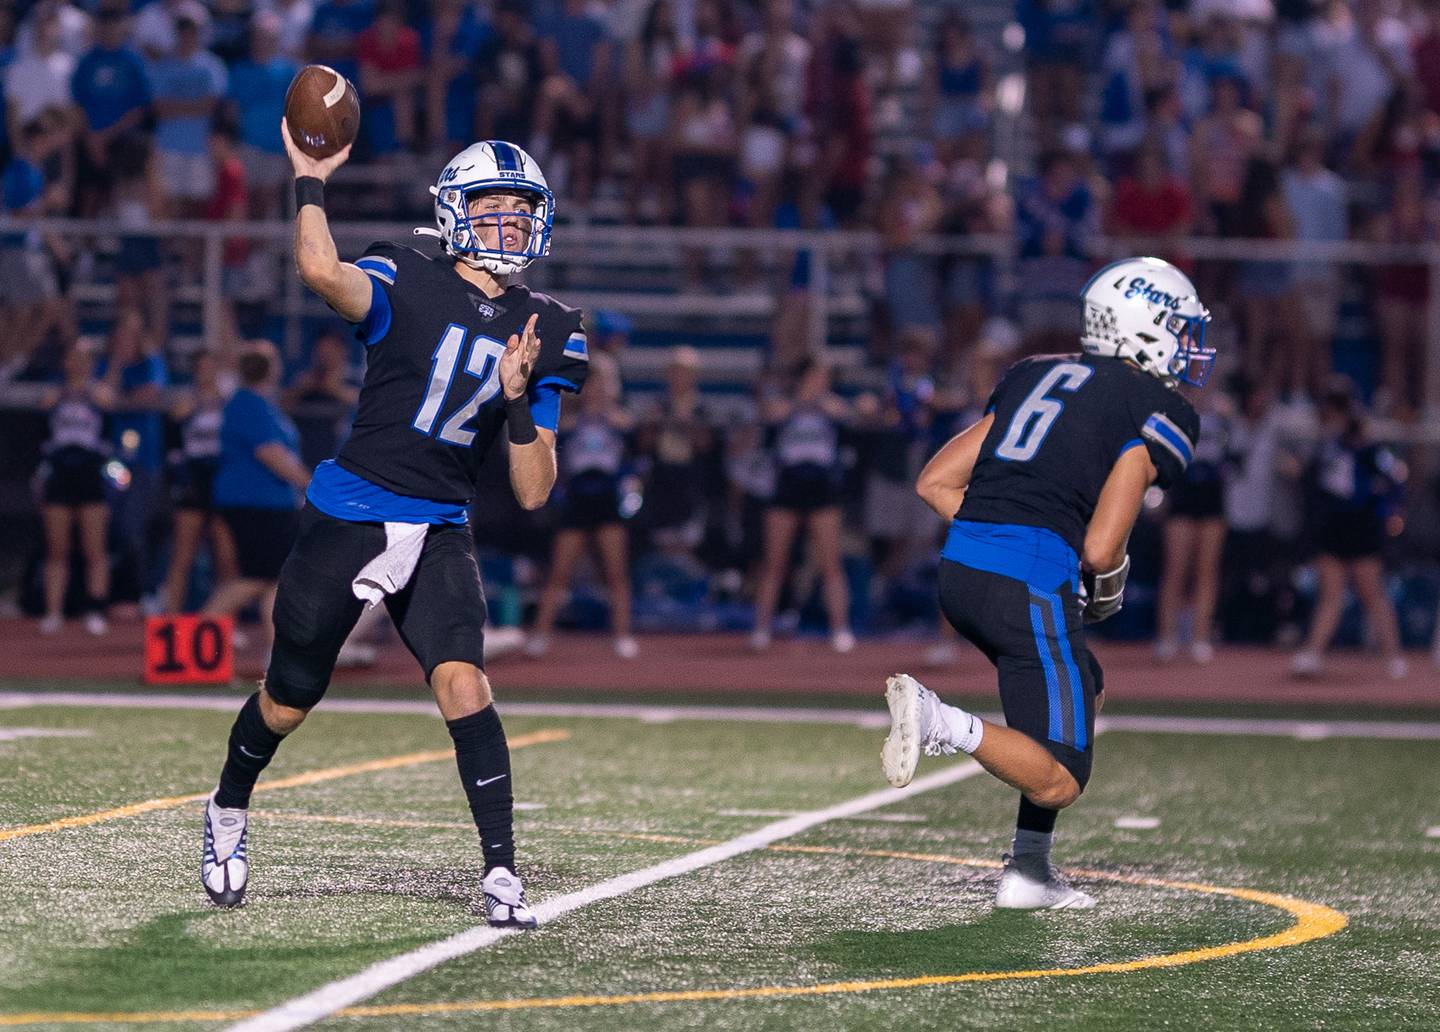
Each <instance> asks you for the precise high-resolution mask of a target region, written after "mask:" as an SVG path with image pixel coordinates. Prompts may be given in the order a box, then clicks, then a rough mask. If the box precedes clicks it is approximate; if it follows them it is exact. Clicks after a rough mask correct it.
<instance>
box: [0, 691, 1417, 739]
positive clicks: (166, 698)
mask: <svg viewBox="0 0 1440 1032" xmlns="http://www.w3.org/2000/svg"><path fill="white" fill-rule="evenodd" d="M241 701H242V700H241V699H240V698H239V697H238V696H234V695H222V696H216V695H165V694H159V693H148V694H147V693H141V692H0V710H6V709H23V708H25V707H28V706H100V707H114V708H120V709H191V710H219V711H222V712H225V713H233V712H235V711H236V710H238V709H239V707H240V703H241ZM880 702H881V700H880V695H879V693H878V692H877V693H876V705H875V706H874V707H872V708H868V709H819V708H814V707H808V708H807V707H800V706H671V705H663V706H661V705H648V704H628V703H601V702H581V703H568V702H501V703H500V704H499V706H500V711H501V712H502V713H506V714H514V715H515V716H517V717H561V718H564V717H570V718H574V717H580V718H603V719H618V720H640V721H644V722H646V723H655V724H658V723H670V722H672V721H676V720H703V721H742V722H748V723H767V724H844V725H850V726H854V727H861V728H880V729H884V728H887V727H889V726H890V716H889V714H888V713H887V712H886V711H885V707H884V706H883V705H881V704H880ZM320 708H321V711H322V712H324V713H331V712H334V713H405V714H413V715H417V716H427V717H433V716H436V715H437V714H438V712H439V711H438V710H436V708H435V704H434V703H433V702H431V701H430V700H428V699H424V700H422V699H414V700H410V699H326V700H325V701H324V702H323V703H321V705H320ZM980 716H983V717H985V718H986V719H987V720H997V721H998V720H999V719H1001V718H1000V717H999V715H998V714H992V713H982V714H980ZM1096 727H1097V729H1103V730H1108V731H1140V732H1151V733H1159V734H1176V735H1260V736H1265V737H1276V738H1297V739H1301V740H1304V741H1320V740H1324V739H1327V738H1409V739H1418V740H1440V721H1400V720H1291V719H1284V718H1272V717H1164V716H1141V715H1135V716H1102V717H1100V718H1099V720H1097V721H1096Z"/></svg>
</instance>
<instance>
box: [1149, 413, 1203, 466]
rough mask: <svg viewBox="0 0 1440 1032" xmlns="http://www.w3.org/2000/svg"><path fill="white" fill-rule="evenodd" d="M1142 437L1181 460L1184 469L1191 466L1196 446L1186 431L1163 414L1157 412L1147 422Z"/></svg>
mask: <svg viewBox="0 0 1440 1032" xmlns="http://www.w3.org/2000/svg"><path fill="white" fill-rule="evenodd" d="M1140 435H1141V436H1142V437H1144V438H1146V439H1147V440H1151V441H1154V442H1155V443H1156V444H1158V445H1160V446H1161V447H1163V448H1165V449H1167V450H1168V451H1169V452H1170V453H1171V454H1172V455H1174V456H1175V458H1177V459H1179V460H1180V465H1181V467H1182V468H1183V467H1185V466H1188V465H1190V459H1191V457H1192V456H1194V454H1195V446H1194V445H1193V444H1192V443H1191V442H1190V438H1189V437H1187V436H1185V431H1183V430H1181V429H1180V428H1179V427H1178V426H1176V425H1175V423H1174V422H1173V421H1172V420H1171V419H1169V418H1168V417H1167V416H1165V415H1164V414H1163V413H1160V412H1156V413H1155V414H1154V415H1152V416H1151V417H1150V418H1149V419H1147V420H1145V425H1144V426H1143V427H1142V428H1141V430H1140Z"/></svg>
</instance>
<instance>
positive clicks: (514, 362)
mask: <svg viewBox="0 0 1440 1032" xmlns="http://www.w3.org/2000/svg"><path fill="white" fill-rule="evenodd" d="M539 321H540V316H539V314H538V313H537V314H535V315H532V316H531V317H530V321H529V322H527V323H526V324H525V329H524V330H522V331H521V332H520V333H512V334H510V339H509V340H508V341H506V342H505V354H503V355H501V356H500V382H501V383H502V384H504V385H505V400H506V401H513V400H515V399H516V398H523V397H524V396H525V392H526V391H527V390H528V389H529V387H530V374H531V373H533V372H534V371H535V362H536V360H537V359H538V358H539V357H540V338H539V337H537V336H535V324H536V323H537V322H539Z"/></svg>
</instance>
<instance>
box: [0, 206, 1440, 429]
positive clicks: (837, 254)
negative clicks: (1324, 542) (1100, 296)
mask: <svg viewBox="0 0 1440 1032" xmlns="http://www.w3.org/2000/svg"><path fill="white" fill-rule="evenodd" d="M331 229H332V232H333V233H334V235H335V238H336V242H337V244H338V245H339V248H340V252H341V255H342V256H354V255H358V254H359V252H360V250H361V249H362V248H363V247H364V246H365V245H366V244H368V243H370V242H371V241H374V240H395V241H398V242H407V241H409V240H411V239H412V233H411V231H412V229H413V226H412V225H411V224H409V223H396V222H337V223H335V224H333V225H332V227H331ZM35 230H38V231H41V232H44V233H53V234H56V235H59V236H63V237H65V238H68V239H70V240H71V241H74V242H77V243H78V244H79V245H80V250H82V251H83V250H85V249H87V248H88V249H92V250H93V249H94V247H95V244H96V243H97V242H98V241H115V240H117V239H118V238H120V237H145V236H153V237H156V238H159V239H161V240H164V241H167V242H175V241H182V240H193V241H198V242H199V245H200V247H199V250H200V254H201V261H200V266H199V268H198V269H195V270H193V275H191V276H190V277H189V278H188V282H187V283H183V284H181V285H180V287H179V289H177V290H176V291H175V292H174V297H175V299H176V300H177V301H179V302H180V303H182V304H191V305H195V304H198V305H199V309H200V322H201V326H202V340H203V344H205V345H210V344H213V342H214V341H215V340H216V339H217V333H218V327H219V320H220V315H221V312H220V309H219V306H220V305H221V303H222V297H223V291H222V285H223V284H222V280H223V276H224V246H225V243H226V241H228V240H245V241H249V242H251V243H254V244H259V245H262V246H263V247H264V248H265V250H266V251H267V252H269V254H270V255H271V256H272V257H273V259H274V260H275V261H277V262H278V261H282V260H283V261H284V262H285V264H286V266H287V267H286V269H285V270H283V272H282V274H281V277H280V278H281V281H282V286H281V288H280V291H279V293H278V295H277V296H275V297H273V298H271V299H269V302H268V304H269V310H270V311H271V312H272V313H278V314H280V315H282V316H283V317H284V320H285V325H286V334H285V337H286V339H285V341H284V342H283V343H284V344H285V346H286V348H287V350H288V351H290V353H292V354H294V353H296V349H297V346H298V343H299V337H300V323H301V320H302V319H303V318H305V317H306V316H314V315H321V314H323V313H324V312H325V311H326V309H325V308H324V306H323V303H322V302H320V301H319V299H318V298H316V297H314V296H313V295H311V294H309V292H308V291H306V290H305V288H304V286H303V285H302V284H301V283H300V280H299V277H298V276H297V275H295V274H294V273H293V271H291V270H290V269H289V262H290V259H289V255H290V251H291V246H292V240H293V233H294V230H293V224H292V223H290V222H282V221H273V222H212V221H164V222H156V223H154V224H152V225H150V226H147V227H144V228H140V227H128V226H121V225H119V224H117V223H115V222H113V221H108V220H103V219H101V220H78V219H44V220H38V221H28V222H18V221H12V220H0V234H6V233H10V234H13V233H23V232H30V231H35ZM913 250H914V251H915V252H916V253H919V254H922V255H928V256H932V257H935V258H940V257H947V256H952V257H953V256H968V257H976V258H988V259H990V260H992V261H993V262H994V263H995V267H996V269H997V270H998V271H999V272H1000V273H1001V276H1000V280H1001V283H1002V286H1001V287H1000V289H999V293H1000V295H1001V299H1002V301H1003V298H1004V295H1005V293H1006V287H1005V286H1004V284H1005V283H1006V282H1007V276H1008V274H1009V273H1010V272H1011V271H1012V270H1013V269H1014V267H1015V264H1016V254H1015V245H1014V241H1013V239H1012V238H1011V237H1009V236H1004V235H984V236H980V235H976V236H934V237H928V238H925V239H922V240H920V241H919V242H918V243H917V244H916V245H915V247H914V249H913ZM694 252H705V253H707V254H710V255H720V256H722V257H723V258H725V259H726V260H728V261H729V262H730V263H731V265H730V266H727V268H728V267H733V263H734V262H736V261H743V262H749V263H753V264H755V265H757V266H759V267H761V268H762V269H764V270H768V271H769V272H770V273H773V272H774V270H776V269H778V268H781V266H782V263H784V262H787V261H788V260H789V259H790V258H791V257H792V256H794V255H796V254H798V253H801V252H804V253H806V254H807V255H808V257H809V268H810V273H809V282H808V286H807V289H806V293H807V297H808V317H807V324H806V336H807V344H808V346H809V347H810V348H812V349H818V348H820V347H823V346H824V345H825V344H826V343H827V342H829V341H831V340H832V339H833V338H835V337H836V327H837V325H838V324H839V323H840V322H841V321H843V320H855V319H858V318H860V317H862V316H863V315H864V314H865V313H866V311H867V309H868V303H869V300H870V298H869V295H868V294H867V292H866V291H865V289H864V288H863V287H862V286H860V285H859V282H860V280H861V279H862V277H859V276H854V275H851V276H848V277H846V279H845V282H841V277H840V276H839V275H838V273H840V272H842V271H850V272H853V271H854V270H855V269H857V268H863V265H864V263H866V262H867V261H869V260H871V259H872V258H873V256H875V255H877V254H881V253H883V251H882V244H881V239H880V237H879V235H878V234H876V233H873V232H837V231H823V232H822V231H806V230H766V229H687V228H668V227H635V226H610V225H596V224H574V225H562V226H558V227H557V228H556V247H555V251H554V252H553V254H552V255H551V257H550V258H548V259H547V260H546V261H545V262H543V263H541V264H539V265H537V266H535V268H534V270H533V275H531V274H527V276H526V279H527V281H532V282H534V283H535V284H536V285H537V286H538V287H539V288H540V289H546V286H547V285H548V284H549V283H551V282H556V283H564V284H565V285H564V286H557V288H556V292H557V293H558V294H559V295H560V296H561V297H562V298H563V299H564V300H565V301H566V302H567V303H570V304H574V305H578V306H580V307H583V308H587V309H595V308H601V307H604V308H614V309H618V310H620V311H623V312H625V313H626V314H627V315H629V316H631V317H632V318H636V319H637V320H638V321H640V322H642V323H644V324H649V325H652V326H660V327H662V328H663V327H664V325H666V324H667V323H668V324H677V323H679V322H682V321H685V320H701V321H706V320H708V321H709V322H711V323H713V324H720V325H741V324H744V325H749V326H751V327H757V328H760V329H761V331H762V332H763V331H764V329H765V327H766V324H767V321H768V320H770V319H772V318H773V317H774V315H775V313H776V310H777V304H778V299H777V290H776V289H775V288H774V286H773V284H771V283H770V282H768V281H767V282H766V283H765V285H764V286H763V287H761V288H759V289H745V290H742V291H735V290H732V289H729V287H727V286H722V287H720V288H717V289H715V290H712V291H708V292H686V291H682V290H678V289H674V288H669V289H666V288H665V287H664V275H663V274H664V273H665V272H666V270H668V271H669V272H670V273H673V272H675V270H678V269H679V268H680V267H681V266H682V264H683V263H684V261H685V260H686V255H687V253H694ZM1137 253H1139V254H1144V253H1155V254H1160V255H1168V254H1176V253H1181V254H1184V255H1185V256H1186V257H1187V258H1188V259H1191V260H1195V261H1199V262H1210V261H1216V262H1276V263H1286V264H1288V265H1291V266H1301V265H1307V264H1310V265H1314V264H1320V265H1327V266H1335V265H1344V266H1349V267H1380V266H1392V265H1397V264H1412V265H1422V266H1425V267H1426V268H1427V269H1428V272H1429V297H1428V303H1427V315H1426V326H1427V327H1428V332H1427V334H1426V337H1427V340H1426V353H1427V359H1428V360H1427V362H1426V374H1425V389H1424V397H1425V399H1426V401H1427V404H1428V407H1429V410H1430V411H1431V412H1440V242H1430V243H1425V244H1410V245H1398V244H1393V245H1392V244H1376V243H1369V242H1363V241H1336V242H1314V241H1294V240H1288V241H1287V240H1269V239H1266V240H1259V239H1257V240H1248V239H1247V240H1239V239H1216V238H1209V237H1189V238H1184V239H1173V238H1164V239H1133V238H1132V239H1116V238H1109V239H1097V240H1096V241H1095V254H1094V257H1095V258H1097V259H1103V258H1112V257H1122V256H1124V255H1127V254H1137ZM627 269H628V270H630V274H629V275H621V273H622V271H623V270H627ZM657 271H658V272H659V273H660V274H661V276H660V283H661V288H660V289H657V287H656V282H655V280H654V279H653V278H647V277H651V276H652V275H653V274H655V273H656V272H657ZM612 273H613V275H612ZM772 278H773V277H772ZM637 282H638V283H640V284H642V286H640V287H637V286H636V284H637ZM113 291H114V286H113V284H112V283H108V282H105V281H103V280H100V279H91V280H88V281H81V282H76V283H74V284H73V285H72V296H73V297H75V298H76V299H77V300H80V301H83V302H86V303H90V304H96V305H100V306H102V307H103V306H104V305H105V304H106V303H107V301H108V300H110V299H112V298H113ZM852 357H855V356H852ZM757 362H758V359H757Z"/></svg>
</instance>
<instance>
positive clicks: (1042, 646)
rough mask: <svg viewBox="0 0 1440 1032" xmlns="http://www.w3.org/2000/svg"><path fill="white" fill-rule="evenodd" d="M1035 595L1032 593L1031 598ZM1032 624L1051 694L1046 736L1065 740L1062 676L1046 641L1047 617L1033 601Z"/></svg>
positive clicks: (1058, 740) (1047, 686) (1036, 647)
mask: <svg viewBox="0 0 1440 1032" xmlns="http://www.w3.org/2000/svg"><path fill="white" fill-rule="evenodd" d="M1036 594H1038V592H1037V593H1036ZM1034 597H1035V595H1034V594H1032V595H1031V598H1032V599H1033V598H1034ZM1030 626H1031V628H1032V629H1033V630H1034V631H1035V651H1037V652H1039V653H1040V665H1041V666H1042V667H1044V668H1045V688H1046V691H1047V692H1049V695H1050V730H1049V732H1048V733H1047V734H1046V735H1045V737H1046V738H1048V739H1050V741H1052V742H1063V741H1064V735H1065V732H1064V731H1063V730H1062V722H1061V719H1060V678H1059V676H1058V675H1057V674H1056V671H1055V661H1054V660H1053V659H1052V658H1051V657H1050V647H1049V645H1048V644H1047V643H1046V641H1045V618H1044V616H1043V614H1042V613H1041V611H1040V607H1039V605H1037V604H1036V603H1035V602H1033V601H1032V602H1031V603H1030Z"/></svg>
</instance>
